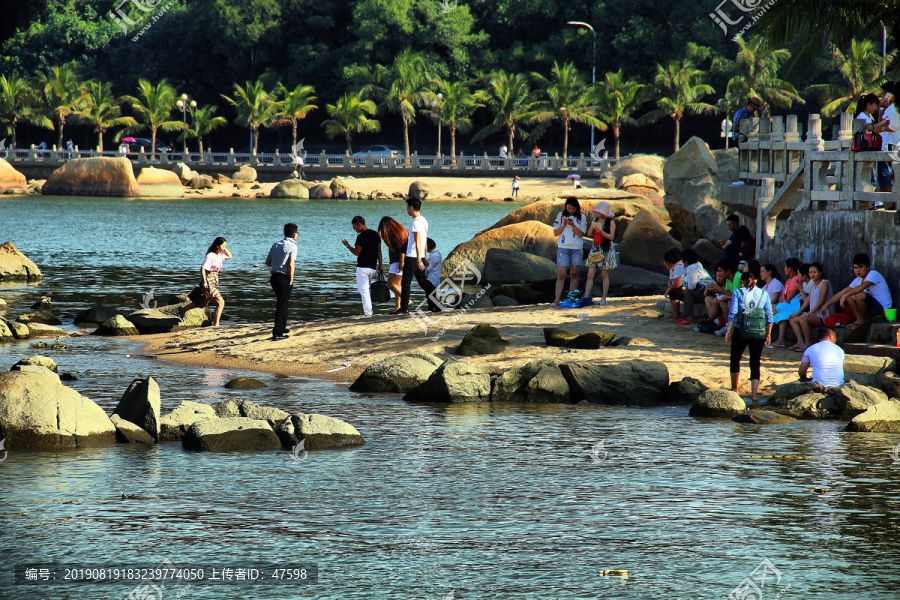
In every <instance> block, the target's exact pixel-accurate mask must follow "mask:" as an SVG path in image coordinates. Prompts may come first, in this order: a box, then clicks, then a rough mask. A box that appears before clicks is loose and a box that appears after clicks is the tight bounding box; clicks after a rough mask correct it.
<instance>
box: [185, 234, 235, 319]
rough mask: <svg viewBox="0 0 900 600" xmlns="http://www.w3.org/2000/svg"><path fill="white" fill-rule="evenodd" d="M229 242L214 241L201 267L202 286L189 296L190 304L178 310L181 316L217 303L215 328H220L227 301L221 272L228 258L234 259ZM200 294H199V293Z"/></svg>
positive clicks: (217, 239)
mask: <svg viewBox="0 0 900 600" xmlns="http://www.w3.org/2000/svg"><path fill="white" fill-rule="evenodd" d="M227 245H228V242H226V241H225V238H223V237H217V238H216V239H214V240H213V243H212V245H211V246H210V247H209V249H208V250H207V251H206V259H205V260H204V261H203V266H202V267H200V286H199V288H197V289H195V290H194V291H192V292H191V294H190V295H188V299H189V300H190V302H189V303H187V304H185V305H184V306H182V307H180V308H179V309H178V310H179V312H180V313H181V316H184V314H185V313H186V312H187V311H189V310H191V309H192V308H205V307H206V305H207V304H210V303H212V302H215V303H216V320H215V322H213V327H218V326H219V319H220V318H222V310H224V308H225V299H224V298H222V292H220V291H219V271H221V270H222V267H223V266H224V264H225V259H226V258H232V256H231V252H229V251H228V248H226V247H225V246H227ZM198 290H199V291H200V293H197V291H198Z"/></svg>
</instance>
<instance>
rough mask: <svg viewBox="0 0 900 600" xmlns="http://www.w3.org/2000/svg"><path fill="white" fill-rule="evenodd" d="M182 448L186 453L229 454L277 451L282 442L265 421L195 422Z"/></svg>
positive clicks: (239, 419)
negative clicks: (247, 451) (235, 452)
mask: <svg viewBox="0 0 900 600" xmlns="http://www.w3.org/2000/svg"><path fill="white" fill-rule="evenodd" d="M181 445H182V446H183V447H184V449H185V450H208V451H211V452H229V451H233V450H279V449H280V448H281V442H280V441H279V439H278V436H277V435H275V432H274V431H273V430H272V428H271V427H270V426H269V424H268V423H267V422H266V421H261V420H256V419H248V418H246V417H230V418H226V419H208V420H204V421H195V422H194V423H193V424H192V425H191V426H190V427H188V430H187V432H186V433H185V434H184V437H182V438H181Z"/></svg>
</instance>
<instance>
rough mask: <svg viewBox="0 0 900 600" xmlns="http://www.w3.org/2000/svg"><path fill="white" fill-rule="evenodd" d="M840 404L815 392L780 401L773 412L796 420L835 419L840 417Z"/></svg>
mask: <svg viewBox="0 0 900 600" xmlns="http://www.w3.org/2000/svg"><path fill="white" fill-rule="evenodd" d="M841 409H842V404H839V403H838V402H837V401H836V400H835V399H834V397H832V396H828V395H826V394H819V393H817V392H810V393H808V394H803V395H801V396H797V397H796V398H791V399H790V400H784V401H780V402H779V405H778V408H776V409H774V411H775V412H778V413H781V414H783V415H790V416H792V417H795V418H797V419H836V418H838V417H839V416H840V414H841Z"/></svg>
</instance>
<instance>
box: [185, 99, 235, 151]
mask: <svg viewBox="0 0 900 600" xmlns="http://www.w3.org/2000/svg"><path fill="white" fill-rule="evenodd" d="M190 111H191V123H190V126H189V127H188V128H187V129H185V130H184V133H182V134H181V139H182V140H190V139H196V140H197V147H198V150H199V152H200V154H203V137H204V136H206V135H208V134H209V133H210V132H212V130H213V129H218V128H219V127H223V126H225V125H227V124H228V120H227V119H226V118H225V117H214V116H213V114H214V113H215V112H216V107H215V106H195V107H192V108H191V109H190Z"/></svg>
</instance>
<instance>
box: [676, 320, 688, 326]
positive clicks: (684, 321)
mask: <svg viewBox="0 0 900 600" xmlns="http://www.w3.org/2000/svg"><path fill="white" fill-rule="evenodd" d="M675 324H676V325H690V323H688V322H687V319H678V320H677V321H675Z"/></svg>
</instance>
